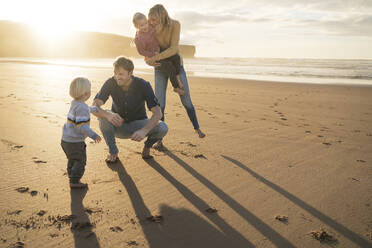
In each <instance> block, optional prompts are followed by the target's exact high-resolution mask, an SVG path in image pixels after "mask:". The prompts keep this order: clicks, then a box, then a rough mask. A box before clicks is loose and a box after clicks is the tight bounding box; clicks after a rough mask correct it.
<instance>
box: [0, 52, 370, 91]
mask: <svg viewBox="0 0 372 248" xmlns="http://www.w3.org/2000/svg"><path fill="white" fill-rule="evenodd" d="M113 61H114V58H111V59H41V58H1V59H0V63H26V64H44V65H53V66H73V67H84V68H92V69H93V68H96V69H100V68H102V69H109V68H112V63H113ZM133 62H134V65H135V71H136V72H137V73H144V74H151V73H153V69H152V67H150V66H148V65H146V63H145V62H144V61H143V59H139V58H135V59H133ZM184 65H185V69H186V71H187V74H188V75H189V76H197V77H214V78H235V79H251V80H262V81H273V82H293V83H313V84H352V85H372V60H339V59H284V58H191V59H184Z"/></svg>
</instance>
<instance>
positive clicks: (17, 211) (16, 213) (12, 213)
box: [7, 209, 22, 215]
mask: <svg viewBox="0 0 372 248" xmlns="http://www.w3.org/2000/svg"><path fill="white" fill-rule="evenodd" d="M21 212H22V210H20V209H19V210H15V211H12V212H7V214H8V215H18V214H20V213H21Z"/></svg>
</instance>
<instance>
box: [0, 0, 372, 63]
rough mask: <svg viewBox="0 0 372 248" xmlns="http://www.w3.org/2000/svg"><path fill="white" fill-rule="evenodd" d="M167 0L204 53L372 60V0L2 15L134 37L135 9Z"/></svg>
mask: <svg viewBox="0 0 372 248" xmlns="http://www.w3.org/2000/svg"><path fill="white" fill-rule="evenodd" d="M157 3H161V4H163V5H164V6H165V8H166V9H167V10H168V13H169V15H170V17H171V18H173V19H176V20H178V21H180V23H181V44H192V45H195V46H196V56H198V57H266V58H330V59H372V0H311V1H309V0H229V1H226V0H203V1H202V0H187V1H176V0H164V1H152V0H132V1H127V0H105V1H94V0H90V1H86V0H63V1H57V0H1V1H0V20H10V21H16V22H22V23H26V24H30V25H32V26H33V27H34V28H35V30H38V32H39V33H40V34H42V35H44V37H49V38H51V37H52V38H53V37H54V38H58V37H59V36H61V35H63V34H64V33H66V32H70V31H97V32H104V33H115V34H119V35H125V36H130V37H133V36H134V34H135V29H134V27H133V25H132V21H131V20H132V16H133V14H134V13H135V12H143V13H144V14H147V13H148V10H149V9H150V8H151V7H152V6H153V5H155V4H157Z"/></svg>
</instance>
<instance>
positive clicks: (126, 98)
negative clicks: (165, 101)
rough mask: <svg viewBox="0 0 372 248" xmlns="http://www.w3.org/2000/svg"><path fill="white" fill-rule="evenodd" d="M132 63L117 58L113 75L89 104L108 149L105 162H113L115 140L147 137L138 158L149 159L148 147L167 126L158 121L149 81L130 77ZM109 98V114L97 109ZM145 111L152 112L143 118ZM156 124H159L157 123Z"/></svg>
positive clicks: (115, 147)
mask: <svg viewBox="0 0 372 248" xmlns="http://www.w3.org/2000/svg"><path fill="white" fill-rule="evenodd" d="M133 69H134V65H133V62H132V61H131V60H129V59H127V58H125V57H118V58H117V59H116V61H115V62H114V76H113V77H111V78H109V79H108V80H107V81H106V82H105V83H104V84H103V86H102V88H101V90H100V91H99V92H98V94H97V95H96V97H95V99H94V102H93V105H94V106H96V107H97V109H98V110H97V111H96V112H94V113H93V114H94V115H95V116H97V117H98V118H99V127H100V129H101V132H102V135H103V137H104V139H105V141H106V144H107V146H108V147H109V153H110V154H109V155H108V156H107V159H106V162H108V163H112V162H116V160H117V159H118V153H119V150H118V148H117V146H116V142H115V137H117V138H121V139H129V138H130V139H132V140H134V141H137V142H139V141H141V140H143V139H144V138H145V137H146V136H147V140H146V141H145V146H144V148H143V150H142V158H144V159H150V158H152V156H151V155H150V148H151V147H152V145H153V144H155V143H156V142H157V141H159V140H161V139H162V138H163V137H164V136H165V135H166V134H167V132H168V127H167V125H166V124H165V123H164V122H162V121H160V119H161V118H162V115H163V114H162V112H161V109H160V106H159V103H158V100H157V99H156V97H155V94H154V91H153V90H152V88H151V85H150V83H149V82H147V81H145V80H143V79H141V78H138V77H135V76H133ZM109 96H111V98H112V108H111V111H108V110H103V109H101V106H102V105H103V104H105V102H106V101H107V99H108V98H109ZM145 102H146V105H147V108H148V109H149V110H150V111H151V112H152V116H151V118H150V119H148V118H147V115H146V109H145ZM159 121H160V122H159Z"/></svg>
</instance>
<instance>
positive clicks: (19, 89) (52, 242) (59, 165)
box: [0, 63, 372, 248]
mask: <svg viewBox="0 0 372 248" xmlns="http://www.w3.org/2000/svg"><path fill="white" fill-rule="evenodd" d="M186 69H187V68H186ZM111 75H112V71H111V70H104V69H100V70H99V69H94V68H92V69H89V68H78V67H65V66H54V65H35V64H14V63H0V113H1V121H0V127H1V128H0V130H1V132H0V134H1V135H0V157H1V160H0V167H1V173H0V247H13V246H15V247H17V246H19V247H22V246H24V247H155V248H157V247H162V248H163V247H177V248H181V247H203V248H204V247H324V245H326V246H328V245H330V246H334V247H371V242H372V206H371V205H372V198H371V197H372V173H371V172H372V170H371V168H372V167H371V166H372V153H371V151H372V125H371V124H372V101H371V99H372V87H367V86H363V87H362V86H348V85H339V86H337V85H332V86H330V85H314V84H294V83H284V82H283V83H272V82H258V81H248V80H233V79H231V80H230V79H216V78H195V77H189V84H190V87H191V95H192V100H193V103H194V106H195V108H196V111H197V116H198V119H199V123H200V126H201V128H202V130H203V131H204V132H205V133H206V134H207V137H206V138H205V139H199V138H198V136H197V135H196V134H195V133H194V131H193V129H192V125H191V123H190V122H189V120H188V118H187V115H186V112H185V110H184V109H183V107H182V105H181V103H180V101H179V99H178V97H177V95H176V94H175V93H173V91H172V89H171V84H169V87H168V93H167V106H166V114H165V118H166V123H167V124H168V126H169V133H168V135H167V136H166V138H165V140H164V143H165V145H166V147H167V148H168V151H165V152H159V151H153V150H152V151H151V152H152V154H153V155H154V157H155V158H154V160H148V161H144V160H142V158H141V156H140V152H141V150H142V146H143V143H136V142H133V141H130V140H118V146H119V149H120V154H119V158H120V161H119V162H118V163H116V164H111V165H107V164H106V163H105V162H104V159H105V157H106V154H107V151H108V150H107V148H106V145H105V144H104V142H103V143H100V144H93V143H92V142H91V140H89V139H87V140H86V143H87V155H88V163H87V166H86V171H85V174H84V177H83V181H84V182H87V183H88V184H89V189H88V190H73V191H70V189H69V187H68V178H67V176H66V163H67V161H66V158H65V155H64V153H63V151H62V150H61V148H60V138H61V131H62V125H63V124H64V122H65V118H66V114H67V112H68V108H69V103H70V101H71V99H70V97H69V95H68V86H69V83H70V82H71V80H72V79H73V78H74V77H77V76H86V77H88V78H89V79H90V80H91V81H92V95H95V93H97V91H98V90H99V88H100V86H101V85H102V83H103V82H104V80H105V79H107V78H108V77H110V76H111ZM142 76H143V77H144V78H145V79H147V80H149V81H150V82H151V84H152V85H153V76H152V75H142ZM92 99H93V97H92V98H91V99H90V100H89V101H88V103H91V102H92ZM105 106H106V107H107V108H109V107H110V104H109V103H106V105H105ZM91 126H92V128H93V129H94V130H96V131H97V132H99V133H100V131H99V129H98V121H97V119H96V118H95V117H92V121H91ZM327 235H328V236H327Z"/></svg>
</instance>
